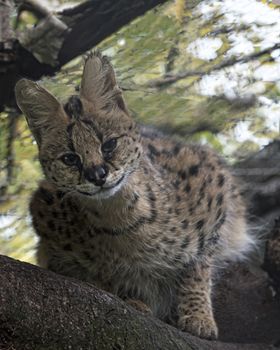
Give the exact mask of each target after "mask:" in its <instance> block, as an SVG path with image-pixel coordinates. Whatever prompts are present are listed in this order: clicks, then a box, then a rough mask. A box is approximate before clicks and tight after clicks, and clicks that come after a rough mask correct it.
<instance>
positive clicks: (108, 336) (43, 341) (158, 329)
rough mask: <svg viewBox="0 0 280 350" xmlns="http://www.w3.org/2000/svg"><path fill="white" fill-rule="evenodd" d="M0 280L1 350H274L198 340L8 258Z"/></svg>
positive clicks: (2, 261) (0, 263) (84, 286)
mask: <svg viewBox="0 0 280 350" xmlns="http://www.w3.org/2000/svg"><path fill="white" fill-rule="evenodd" d="M0 276H1V284H0V348H1V349H8V348H9V349H11V348H12V349H20V350H24V349H28V350H33V349H57V350H59V349H70V348H72V349H97V350H103V349H104V350H109V349H112V350H113V349H114V350H117V349H126V350H130V349H131V350H132V349H133V350H135V349H143V350H144V349H145V350H146V349H149V350H156V349H165V350H181V349H182V350H183V349H184V350H212V349H213V350H214V349H215V350H268V349H274V347H273V346H272V345H268V344H264V345H262V344H251V345H249V344H232V343H221V342H210V341H206V340H202V339H199V338H195V337H193V336H191V335H189V334H187V333H183V332H180V331H178V330H177V329H175V328H173V327H170V326H168V325H166V324H164V323H162V322H160V321H158V320H156V319H154V318H152V317H147V316H144V315H142V314H140V313H138V312H137V311H135V310H134V309H133V308H131V307H130V306H128V305H127V304H126V303H124V302H123V301H121V300H120V299H119V298H117V297H115V296H112V295H110V294H108V293H106V292H103V291H101V290H98V289H97V288H95V287H94V286H93V285H90V284H88V283H83V282H80V281H77V280H74V279H70V278H66V277H63V276H60V275H57V274H55V273H52V272H50V271H47V270H44V269H41V268H39V267H36V266H33V265H30V264H26V263H21V262H18V261H15V260H13V259H10V258H7V257H4V256H0ZM246 278H247V280H248V276H247V277H246ZM226 280H227V279H226ZM262 284H263V282H262ZM258 286H259V287H260V285H258V284H256V283H255V284H254V287H255V288H256V287H258ZM227 293H228V292H227ZM258 302H260V300H258ZM271 306H273V305H271ZM273 307H274V309H275V305H274V306H273ZM218 318H219V317H218ZM278 326H279V325H278ZM278 326H277V330H278V328H279V327H278ZM231 328H232V325H231Z"/></svg>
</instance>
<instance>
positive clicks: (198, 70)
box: [0, 0, 280, 263]
mask: <svg viewBox="0 0 280 350" xmlns="http://www.w3.org/2000/svg"><path fill="white" fill-rule="evenodd" d="M42 3H44V5H46V6H47V7H48V8H53V9H56V10H57V8H58V7H60V6H61V7H69V6H73V2H71V3H70V2H68V1H59V2H58V1H47V0H45V1H44V2H42ZM279 3H280V2H279ZM74 5H75V4H74ZM12 20H13V23H12V25H14V26H15V25H16V23H17V29H16V30H17V31H18V32H20V31H25V30H26V29H28V28H32V26H34V24H36V18H35V17H34V16H33V15H32V13H30V12H28V11H23V12H22V13H21V16H20V19H18V18H17V13H16V12H15V13H14V14H13V18H12ZM98 48H99V49H100V50H101V51H102V52H103V54H106V55H108V56H109V57H110V59H111V61H112V63H113V65H114V67H115V69H116V72H117V76H118V80H119V84H120V86H121V87H122V89H123V90H124V93H125V97H126V100H127V104H128V106H129V108H130V111H131V113H132V115H133V116H134V118H135V119H136V120H137V121H138V122H139V123H143V124H151V125H155V126H157V127H158V128H160V129H162V130H164V131H168V133H172V134H174V135H176V136H177V137H179V138H181V139H184V140H186V141H189V142H193V141H194V142H199V143H202V144H209V145H211V146H212V147H213V148H215V149H216V150H217V151H218V152H219V153H220V154H222V155H223V156H224V157H225V158H226V159H227V161H228V162H229V163H230V164H234V163H236V162H238V161H240V160H242V159H245V158H247V157H248V156H250V155H251V154H253V153H255V152H257V151H259V150H261V149H262V148H263V147H264V146H266V145H267V144H269V143H270V142H271V141H272V140H274V139H277V138H278V137H279V130H280V102H279V95H280V7H279V5H278V1H277V0H275V1H268V0H267V1H265V0H263V1H257V0H242V1H235V0H209V1H207V0H205V1H198V0H186V1H185V0H176V1H175V0H170V1H168V2H166V3H165V4H164V5H161V6H159V7H156V8H154V9H152V10H150V11H149V12H147V13H146V14H144V15H143V16H141V17H138V18H137V19H135V20H133V21H132V22H131V23H130V24H128V25H126V26H124V27H122V28H121V29H120V30H119V31H117V32H116V33H114V34H113V35H111V36H109V37H107V38H106V39H105V40H103V41H102V42H101V43H100V44H99V45H98ZM82 66H83V57H82V56H79V57H77V58H75V59H74V60H72V61H70V62H69V63H67V64H66V65H64V66H63V67H62V69H61V70H60V71H59V72H58V73H57V74H55V75H54V76H52V77H45V78H43V79H41V80H40V84H42V85H44V87H46V88H47V89H49V90H50V91H51V92H52V93H53V94H54V95H55V96H57V97H58V98H59V99H61V100H62V101H63V100H66V99H67V98H68V97H69V96H70V95H71V94H73V93H75V90H77V88H78V86H79V83H80V78H81V72H82ZM1 93H2V92H1ZM41 178H42V174H41V172H40V166H39V163H38V158H37V148H36V144H35V141H34V140H33V138H32V136H31V134H30V131H29V129H28V128H27V125H26V122H25V119H24V117H23V116H22V115H20V114H19V113H18V111H16V110H15V109H14V108H6V109H5V110H4V111H3V112H2V113H0V254H4V255H8V256H11V257H14V258H16V259H20V260H23V261H27V262H32V263H35V259H34V252H35V247H36V237H35V235H34V232H33V229H32V227H31V220H30V217H29V214H28V205H29V199H30V196H31V194H32V191H33V190H34V189H35V188H36V186H37V183H38V181H40V179H41Z"/></svg>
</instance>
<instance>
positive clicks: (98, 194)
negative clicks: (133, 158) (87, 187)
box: [78, 175, 126, 200]
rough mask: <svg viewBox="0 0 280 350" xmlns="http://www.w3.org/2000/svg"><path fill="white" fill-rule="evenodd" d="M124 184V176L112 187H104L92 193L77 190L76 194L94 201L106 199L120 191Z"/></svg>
mask: <svg viewBox="0 0 280 350" xmlns="http://www.w3.org/2000/svg"><path fill="white" fill-rule="evenodd" d="M125 182H126V176H125V175H124V176H122V177H121V178H120V179H119V180H118V181H117V182H116V183H115V184H114V185H112V186H108V187H105V186H104V187H101V188H100V189H98V190H96V191H94V192H86V191H81V190H78V193H79V194H81V195H84V196H87V197H88V198H92V199H94V200H101V199H107V198H110V197H113V196H114V195H115V194H117V193H118V192H119V191H120V190H121V188H122V187H123V185H124V184H125Z"/></svg>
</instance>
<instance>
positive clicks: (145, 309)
mask: <svg viewBox="0 0 280 350" xmlns="http://www.w3.org/2000/svg"><path fill="white" fill-rule="evenodd" d="M126 303H127V304H129V305H130V306H132V307H133V308H134V309H136V310H137V311H139V312H141V313H142V314H144V315H147V316H148V315H150V316H151V315H152V314H153V313H152V310H151V309H150V308H149V306H148V305H146V304H145V303H143V301H141V300H136V299H127V300H126Z"/></svg>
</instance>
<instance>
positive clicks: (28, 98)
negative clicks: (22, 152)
mask: <svg viewBox="0 0 280 350" xmlns="http://www.w3.org/2000/svg"><path fill="white" fill-rule="evenodd" d="M15 95H16V101H17V104H18V106H19V108H20V109H21V111H22V112H23V113H24V114H25V116H26V119H27V123H28V125H29V127H30V129H31V132H32V134H33V136H34V137H35V139H36V141H37V144H38V145H39V146H40V144H41V141H42V136H43V135H44V133H47V131H48V130H50V129H51V128H53V127H56V126H58V125H59V124H61V123H66V122H67V117H66V115H65V113H64V110H63V107H62V105H61V103H60V102H59V101H58V100H57V99H56V98H55V97H54V96H53V95H52V94H50V93H49V92H48V91H47V90H45V89H44V88H43V87H41V86H40V85H38V84H36V83H34V82H33V81H31V80H27V79H21V80H19V81H18V82H17V84H16V87H15Z"/></svg>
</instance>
